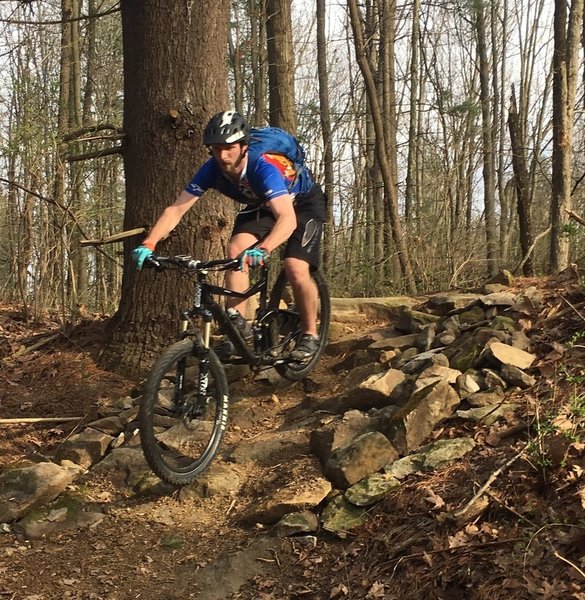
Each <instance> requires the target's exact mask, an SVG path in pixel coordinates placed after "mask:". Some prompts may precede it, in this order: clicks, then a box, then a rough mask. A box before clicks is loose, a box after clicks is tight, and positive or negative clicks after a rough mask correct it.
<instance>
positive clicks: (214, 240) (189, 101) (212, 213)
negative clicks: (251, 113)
mask: <svg viewBox="0 0 585 600" xmlns="http://www.w3.org/2000/svg"><path fill="white" fill-rule="evenodd" d="M121 8H122V28H123V39H124V130H125V133H126V138H125V140H124V167H125V172H126V210H125V217H124V228H125V229H132V228H135V227H139V226H144V227H147V228H148V227H150V226H151V225H152V224H153V223H154V222H155V221H156V219H157V218H158V216H159V215H160V213H161V212H162V210H163V208H164V207H165V206H167V205H168V204H170V203H172V202H173V201H174V200H175V198H176V196H177V194H178V192H179V191H180V190H181V189H182V188H183V187H184V185H185V184H186V183H187V181H188V180H189V178H190V177H191V176H192V174H193V172H194V171H195V170H196V168H197V167H198V166H199V165H200V164H201V163H202V162H203V161H204V160H205V158H206V157H207V151H206V149H205V148H204V147H203V146H202V145H201V135H202V131H203V128H204V126H205V124H206V122H207V120H208V118H209V116H210V115H211V114H213V113H215V112H217V111H219V110H221V109H222V108H225V107H226V105H227V67H226V63H227V61H226V57H227V25H228V15H229V6H228V2H227V0H219V1H218V0H213V1H211V0H208V1H206V2H201V1H198V2H195V1H194V0H190V1H188V2H182V3H174V2H171V3H167V2H163V1H162V0H147V1H143V0H122V3H121ZM170 65H172V68H169V66H170ZM232 207H233V204H232V203H231V202H230V201H227V200H221V199H220V198H219V197H218V196H217V195H214V194H211V193H208V194H206V196H205V197H204V198H203V199H202V200H200V201H199V202H198V203H197V204H196V206H195V207H194V208H193V209H192V210H191V211H190V213H189V214H188V215H186V216H185V217H184V218H183V220H182V222H181V224H180V225H179V226H178V227H177V229H176V235H172V236H170V237H169V239H168V240H166V241H164V242H161V243H160V245H159V247H158V248H157V250H159V251H160V252H161V253H169V254H172V253H182V254H192V255H194V256H197V257H198V258H203V259H205V258H208V257H209V256H211V255H213V256H224V255H225V242H226V240H227V237H228V235H229V233H230V231H231V216H232ZM138 243H139V240H133V241H130V242H128V243H126V244H125V248H124V258H125V264H124V275H123V280H122V297H121V301H120V307H119V309H118V312H117V313H116V315H115V316H114V317H113V319H112V327H113V339H112V344H111V345H110V346H109V347H108V349H107V352H106V353H105V354H104V357H103V359H104V363H105V364H107V365H108V366H110V367H114V368H116V369H118V370H124V369H126V370H127V369H134V368H135V367H137V366H139V365H140V366H142V365H145V364H147V363H148V359H149V358H152V357H153V355H154V354H155V353H156V351H157V349H159V348H160V347H161V346H162V345H164V344H166V343H168V342H169V341H170V339H172V338H173V337H174V335H175V334H176V331H177V326H176V322H177V317H178V314H179V311H180V309H181V308H184V307H185V306H187V305H188V304H189V303H190V292H191V291H192V289H191V286H190V285H189V282H188V281H186V280H185V279H177V276H176V273H170V272H167V273H162V274H161V273H157V272H154V271H150V270H145V271H142V272H140V273H139V272H137V271H136V268H135V266H134V264H133V262H132V260H131V258H130V252H131V250H132V248H133V247H135V246H137V245H138Z"/></svg>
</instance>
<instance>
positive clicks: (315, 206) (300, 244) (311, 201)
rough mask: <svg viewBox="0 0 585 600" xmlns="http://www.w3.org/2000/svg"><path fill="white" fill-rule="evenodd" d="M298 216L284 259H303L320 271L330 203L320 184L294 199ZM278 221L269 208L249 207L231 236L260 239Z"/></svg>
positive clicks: (240, 216) (238, 220) (243, 210)
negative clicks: (328, 204)
mask: <svg viewBox="0 0 585 600" xmlns="http://www.w3.org/2000/svg"><path fill="white" fill-rule="evenodd" d="M295 214H296V216H297V228H296V229H295V230H294V231H293V234H292V235H291V236H290V238H289V240H288V242H287V244H286V247H285V249H284V258H300V259H301V260H304V261H306V262H308V263H309V264H310V265H311V266H312V267H313V268H317V267H318V266H319V264H320V261H321V237H322V236H323V223H324V222H325V219H326V218H327V202H326V199H325V195H324V194H323V191H322V190H321V188H320V186H319V185H317V184H315V186H313V188H312V189H311V191H310V192H308V193H307V194H304V195H303V196H297V197H296V198H295ZM275 220H276V219H275V217H274V215H273V214H272V211H271V210H270V209H269V208H264V207H260V208H256V207H251V206H247V207H246V208H244V209H242V210H241V211H240V212H239V213H238V216H237V217H236V222H235V224H234V230H233V232H232V236H234V235H236V234H238V233H251V234H252V235H254V236H256V238H257V239H258V240H261V239H262V238H263V237H265V236H266V235H268V233H270V231H271V230H272V227H273V226H274V223H275Z"/></svg>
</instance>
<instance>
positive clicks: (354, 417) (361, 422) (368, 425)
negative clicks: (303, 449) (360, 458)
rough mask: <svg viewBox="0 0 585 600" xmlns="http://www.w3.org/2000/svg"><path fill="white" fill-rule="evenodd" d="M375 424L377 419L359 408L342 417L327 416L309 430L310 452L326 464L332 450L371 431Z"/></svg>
mask: <svg viewBox="0 0 585 600" xmlns="http://www.w3.org/2000/svg"><path fill="white" fill-rule="evenodd" d="M376 425H377V420H375V419H372V418H371V417H369V416H368V415H366V414H365V413H363V412H361V411H359V410H350V411H348V412H346V413H345V414H344V415H343V417H339V416H336V417H329V418H328V419H327V420H323V421H322V422H321V424H320V426H319V427H318V428H317V429H313V431H311V434H310V447H311V452H313V454H315V456H317V458H318V459H319V460H320V461H321V464H326V463H327V461H328V460H329V457H330V456H331V453H332V452H334V451H335V450H338V449H339V448H343V447H344V446H348V445H349V444H350V442H351V441H352V440H353V439H355V438H356V437H358V436H359V435H362V434H363V433H366V432H368V431H373V430H374V429H375V427H376Z"/></svg>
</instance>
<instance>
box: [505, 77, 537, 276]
mask: <svg viewBox="0 0 585 600" xmlns="http://www.w3.org/2000/svg"><path fill="white" fill-rule="evenodd" d="M508 127H509V129H510V144H511V146H512V166H513V168H514V182H515V184H516V185H515V187H516V206H517V210H518V226H519V229H520V248H521V250H522V258H523V259H525V260H524V263H523V265H522V272H523V273H524V275H525V276H526V277H532V275H534V266H533V261H532V257H531V256H529V255H528V254H529V251H530V248H531V246H532V241H533V236H532V222H531V219H530V194H529V190H528V168H527V166H526V155H525V152H524V148H525V147H526V142H525V140H524V139H523V138H522V136H521V131H520V126H519V119H518V109H517V105H516V93H515V91H514V87H513V86H512V98H511V101H510V110H509V112H508Z"/></svg>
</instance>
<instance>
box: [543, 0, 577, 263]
mask: <svg viewBox="0 0 585 600" xmlns="http://www.w3.org/2000/svg"><path fill="white" fill-rule="evenodd" d="M582 25H583V0H572V2H571V4H570V11H569V15H568V20H567V2H566V0H555V14H554V32H555V35H554V44H555V51H554V55H553V157H552V162H553V172H552V198H551V226H552V231H551V245H550V266H551V270H552V272H557V271H562V270H564V269H566V268H567V267H568V266H569V233H568V231H567V230H566V228H567V224H568V221H569V213H568V211H570V210H571V209H572V197H571V193H572V189H571V188H572V185H571V177H572V161H573V118H574V115H575V92H576V83H577V67H578V51H579V39H580V34H581V27H582Z"/></svg>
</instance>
